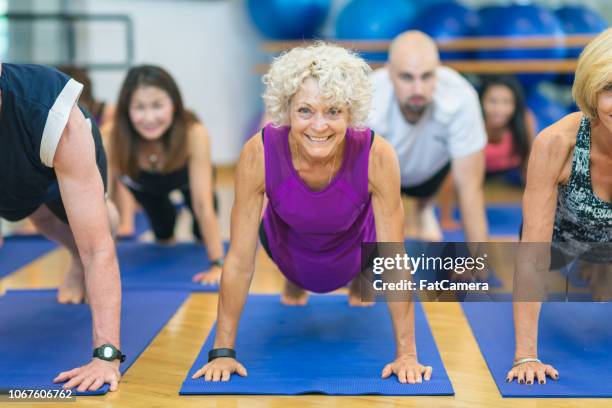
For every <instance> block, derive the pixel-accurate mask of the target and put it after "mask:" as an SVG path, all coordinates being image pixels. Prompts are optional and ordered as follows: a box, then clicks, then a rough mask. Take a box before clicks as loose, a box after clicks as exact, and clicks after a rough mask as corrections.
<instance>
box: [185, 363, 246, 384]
mask: <svg viewBox="0 0 612 408" xmlns="http://www.w3.org/2000/svg"><path fill="white" fill-rule="evenodd" d="M234 373H236V374H238V375H240V376H242V377H246V376H247V370H246V368H244V366H243V365H242V364H240V363H239V362H238V360H236V359H233V358H231V357H219V358H215V359H214V360H213V361H211V362H210V363H207V364H206V365H205V366H204V367H202V368H200V369H199V370H198V371H196V372H195V374H194V375H193V376H192V377H191V378H192V379H194V380H195V379H196V378H200V377H204V381H229V379H230V376H231V375H232V374H234Z"/></svg>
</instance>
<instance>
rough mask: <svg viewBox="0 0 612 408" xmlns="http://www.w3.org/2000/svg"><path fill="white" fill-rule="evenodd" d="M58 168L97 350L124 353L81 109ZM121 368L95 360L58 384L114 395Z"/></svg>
mask: <svg viewBox="0 0 612 408" xmlns="http://www.w3.org/2000/svg"><path fill="white" fill-rule="evenodd" d="M76 158H78V160H76ZM53 165H54V168H55V174H56V175H57V180H58V184H59V187H60V192H61V196H62V201H63V203H64V207H65V209H66V214H67V215H68V221H69V223H70V229H71V231H72V234H73V236H74V241H75V242H76V245H77V248H78V251H79V256H80V258H81V262H82V263H83V267H84V270H85V285H86V288H87V294H88V299H89V305H90V307H91V312H92V319H93V342H94V347H98V346H100V345H102V344H105V343H111V344H113V345H114V346H116V347H117V348H120V346H121V345H120V342H119V340H120V339H119V327H120V311H121V283H120V280H119V265H118V262H117V256H116V252H115V245H114V242H113V239H112V237H111V227H110V221H109V217H108V212H107V207H106V203H105V200H104V187H103V184H102V178H101V177H100V173H99V171H98V168H97V166H96V160H95V147H94V142H93V138H92V136H91V129H90V128H89V126H88V124H87V122H86V121H85V117H84V116H83V114H82V113H81V111H80V110H79V109H78V108H76V107H75V108H73V109H72V112H71V114H70V118H69V120H68V124H67V125H66V128H65V130H64V132H63V134H62V137H61V139H60V142H59V144H58V147H57V150H56V153H55V157H54V160H53ZM117 367H118V361H117V360H115V361H114V362H113V363H109V362H106V361H102V360H98V359H94V361H92V362H91V363H90V364H88V365H86V366H84V367H81V368H78V369H74V370H72V371H70V372H68V373H62V374H60V376H58V378H57V379H56V380H58V381H62V380H65V379H69V378H72V379H71V380H70V381H69V382H68V383H67V384H66V386H67V387H71V386H75V385H78V384H81V387H83V386H84V384H87V383H88V384H89V385H92V386H94V385H97V386H98V387H99V386H100V385H102V384H103V383H104V382H109V383H111V390H115V389H116V388H117V381H118V380H119V377H120V375H119V372H118V370H117ZM89 385H87V386H89ZM81 387H79V389H80V390H82V389H81ZM94 389H95V388H94Z"/></svg>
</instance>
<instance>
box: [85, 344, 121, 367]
mask: <svg viewBox="0 0 612 408" xmlns="http://www.w3.org/2000/svg"><path fill="white" fill-rule="evenodd" d="M93 356H94V357H95V358H99V359H100V360H104V361H113V360H119V362H121V363H123V362H124V361H125V354H122V353H121V351H120V350H118V349H117V347H115V346H113V345H112V344H103V345H101V346H100V347H98V348H95V349H94V351H93Z"/></svg>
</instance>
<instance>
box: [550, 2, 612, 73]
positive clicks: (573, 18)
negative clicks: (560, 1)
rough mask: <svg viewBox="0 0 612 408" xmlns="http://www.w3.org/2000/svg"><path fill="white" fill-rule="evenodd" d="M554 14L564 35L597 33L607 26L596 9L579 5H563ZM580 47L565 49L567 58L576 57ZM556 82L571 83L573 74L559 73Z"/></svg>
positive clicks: (580, 49)
mask: <svg viewBox="0 0 612 408" xmlns="http://www.w3.org/2000/svg"><path fill="white" fill-rule="evenodd" d="M555 15H556V16H557V18H558V19H559V21H560V22H561V27H562V28H563V32H565V34H566V35H574V34H599V33H601V32H602V31H604V30H605V29H606V28H608V22H607V21H606V20H605V19H604V18H603V17H602V16H601V15H599V14H598V13H597V12H596V11H594V10H592V9H590V8H587V7H585V6H581V5H572V6H565V7H561V8H560V9H557V10H556V11H555ZM580 52H582V47H573V48H568V49H567V58H578V56H579V55H580ZM557 82H559V83H561V84H564V85H571V84H572V83H573V82H574V75H573V74H563V75H559V78H557Z"/></svg>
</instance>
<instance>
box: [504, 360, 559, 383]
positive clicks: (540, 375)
mask: <svg viewBox="0 0 612 408" xmlns="http://www.w3.org/2000/svg"><path fill="white" fill-rule="evenodd" d="M546 376H548V377H550V378H552V379H553V380H558V379H559V372H558V371H557V370H555V368H554V367H553V366H551V365H550V364H544V363H538V362H536V361H530V362H528V363H523V364H519V365H517V366H514V367H512V369H511V370H510V371H508V375H507V376H506V382H512V380H514V378H516V380H517V381H518V383H519V384H528V385H531V384H533V382H534V381H536V380H537V381H538V383H540V384H546Z"/></svg>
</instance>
